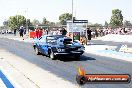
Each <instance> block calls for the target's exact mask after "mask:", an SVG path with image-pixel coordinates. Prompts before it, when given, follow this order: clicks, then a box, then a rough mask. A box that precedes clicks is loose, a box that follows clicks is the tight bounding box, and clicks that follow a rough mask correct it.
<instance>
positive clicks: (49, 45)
mask: <svg viewBox="0 0 132 88" xmlns="http://www.w3.org/2000/svg"><path fill="white" fill-rule="evenodd" d="M33 47H34V50H35V52H36V54H37V55H38V54H44V55H46V56H49V57H50V58H51V59H57V57H64V56H65V57H75V58H76V59H80V56H81V55H82V54H83V53H84V49H85V48H84V46H83V45H81V44H80V43H79V42H77V41H74V42H73V41H72V39H71V38H69V37H67V36H64V35H44V36H42V37H40V38H39V39H35V40H34V44H33Z"/></svg>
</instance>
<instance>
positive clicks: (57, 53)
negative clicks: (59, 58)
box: [54, 53, 69, 55]
mask: <svg viewBox="0 0 132 88" xmlns="http://www.w3.org/2000/svg"><path fill="white" fill-rule="evenodd" d="M54 54H55V55H57V54H69V53H54Z"/></svg>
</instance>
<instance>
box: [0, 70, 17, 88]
mask: <svg viewBox="0 0 132 88" xmlns="http://www.w3.org/2000/svg"><path fill="white" fill-rule="evenodd" d="M2 82H3V83H2ZM1 83H2V84H1ZM0 88H15V87H14V86H13V85H12V84H11V82H10V81H9V80H8V78H7V77H6V76H5V74H4V73H3V72H2V71H1V70H0Z"/></svg>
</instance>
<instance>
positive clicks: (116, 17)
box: [110, 9, 123, 27]
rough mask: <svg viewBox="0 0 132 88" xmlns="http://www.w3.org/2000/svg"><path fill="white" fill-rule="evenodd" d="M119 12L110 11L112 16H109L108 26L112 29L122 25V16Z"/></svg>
mask: <svg viewBox="0 0 132 88" xmlns="http://www.w3.org/2000/svg"><path fill="white" fill-rule="evenodd" d="M121 12H122V11H121V10H119V9H114V10H112V16H111V19H110V25H111V26H112V27H115V26H122V25H123V16H122V13H121Z"/></svg>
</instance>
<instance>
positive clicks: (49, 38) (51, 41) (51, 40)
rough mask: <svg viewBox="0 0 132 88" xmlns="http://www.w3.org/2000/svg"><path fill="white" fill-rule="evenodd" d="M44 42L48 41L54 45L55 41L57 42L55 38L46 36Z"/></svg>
mask: <svg viewBox="0 0 132 88" xmlns="http://www.w3.org/2000/svg"><path fill="white" fill-rule="evenodd" d="M46 42H47V43H49V44H53V45H55V44H56V42H57V39H56V38H55V37H52V36H48V37H47V38H46Z"/></svg>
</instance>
